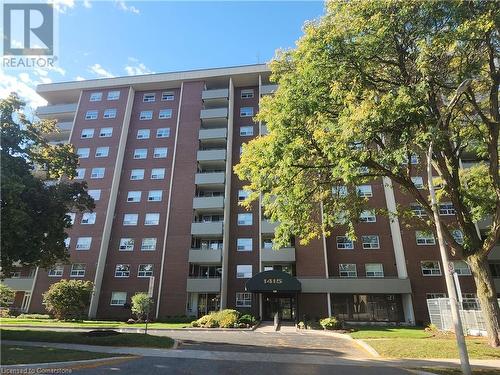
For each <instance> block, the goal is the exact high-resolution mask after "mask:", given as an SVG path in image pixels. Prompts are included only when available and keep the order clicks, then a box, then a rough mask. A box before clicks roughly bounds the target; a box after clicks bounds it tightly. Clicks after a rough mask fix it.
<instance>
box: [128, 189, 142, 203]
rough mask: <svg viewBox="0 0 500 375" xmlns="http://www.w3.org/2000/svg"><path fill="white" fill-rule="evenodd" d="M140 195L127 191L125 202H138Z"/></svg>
mask: <svg viewBox="0 0 500 375" xmlns="http://www.w3.org/2000/svg"><path fill="white" fill-rule="evenodd" d="M141 195H142V193H141V192H140V191H129V192H128V194H127V202H140V201H141Z"/></svg>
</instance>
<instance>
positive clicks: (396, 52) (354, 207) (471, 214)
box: [235, 0, 500, 346]
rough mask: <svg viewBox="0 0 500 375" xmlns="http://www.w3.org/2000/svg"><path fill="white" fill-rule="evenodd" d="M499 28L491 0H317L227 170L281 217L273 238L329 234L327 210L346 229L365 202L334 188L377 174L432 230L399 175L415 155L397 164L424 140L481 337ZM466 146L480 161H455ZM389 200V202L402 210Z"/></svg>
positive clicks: (493, 338) (422, 201) (498, 118)
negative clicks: (254, 131) (323, 0)
mask: <svg viewBox="0 0 500 375" xmlns="http://www.w3.org/2000/svg"><path fill="white" fill-rule="evenodd" d="M499 33H500V10H499V8H498V4H497V3H495V2H490V1H446V2H444V1H443V2H438V1H427V2H426V1H411V0H409V1H390V0H380V1H379V0H377V1H333V2H328V3H327V4H326V14H325V15H324V16H323V17H322V18H321V19H319V20H317V21H314V22H309V23H308V24H306V25H305V27H304V36H303V37H302V38H301V39H300V40H299V41H298V42H297V47H296V48H295V49H293V50H287V51H281V52H279V53H278V54H277V56H276V58H275V59H274V60H273V61H272V62H271V68H272V73H273V75H272V79H273V80H274V81H276V82H277V83H278V84H279V88H278V90H277V92H276V93H275V95H274V97H269V98H264V99H263V100H262V105H261V108H260V113H259V115H258V119H259V120H260V121H263V122H265V123H267V127H268V129H269V134H268V135H267V136H264V137H260V138H257V139H255V140H253V141H251V142H249V144H248V145H246V147H244V150H243V155H242V159H241V162H240V164H239V165H238V166H237V167H236V168H235V171H236V173H237V174H238V176H239V177H240V179H242V180H249V181H250V182H249V185H248V188H249V189H250V190H251V191H253V193H252V194H251V195H250V196H249V198H248V200H247V202H246V204H250V202H251V201H253V200H255V199H257V197H258V196H259V194H260V193H261V194H262V197H263V198H262V199H263V204H264V208H265V212H266V214H267V215H268V216H270V217H271V218H272V219H273V220H277V221H279V222H280V223H281V224H280V225H279V227H278V228H277V231H276V243H277V245H280V244H285V243H286V242H287V241H288V239H289V238H290V236H291V235H297V236H299V237H300V238H301V240H302V241H303V242H307V241H308V240H310V239H312V238H314V237H317V236H320V235H321V234H322V233H323V232H325V233H326V234H329V232H330V231H331V229H332V228H333V227H335V226H337V225H338V223H339V222H342V223H344V224H346V225H347V232H349V233H350V234H351V235H352V236H355V230H354V228H355V223H356V222H357V221H358V218H359V215H360V213H361V211H362V210H364V209H366V207H368V202H367V200H366V199H363V198H360V197H358V196H357V195H356V193H355V191H354V189H350V190H348V194H347V195H345V194H343V192H344V191H343V190H342V189H338V187H339V186H344V185H346V186H356V185H359V184H362V183H364V182H366V181H370V180H373V179H374V178H380V177H385V178H388V179H390V180H391V181H392V182H393V185H394V186H395V187H398V188H401V189H403V190H404V191H405V192H406V193H407V194H409V195H410V196H411V197H412V198H413V199H414V200H415V201H416V202H418V204H419V205H421V206H422V207H423V210H424V211H425V212H426V213H427V217H426V218H425V219H423V220H420V219H418V218H415V220H419V225H422V226H424V227H427V228H429V229H428V230H432V229H433V228H434V223H433V220H434V218H433V215H432V208H431V205H430V203H429V198H428V194H427V192H426V191H425V190H421V189H418V188H417V187H416V186H415V185H414V183H413V181H412V179H411V177H412V176H414V175H415V170H416V168H419V167H420V168H422V167H423V168H424V169H425V165H424V166H416V165H414V164H412V163H408V160H409V159H411V158H412V155H421V156H424V155H425V153H426V151H427V150H428V147H429V144H430V142H431V141H432V142H433V145H434V152H433V155H432V163H433V168H434V169H435V175H436V176H437V177H438V178H439V179H440V180H441V181H442V183H443V184H442V185H443V189H441V190H440V192H439V193H440V194H439V198H440V199H441V201H451V202H452V203H453V205H454V208H455V211H456V221H453V222H451V223H450V221H449V220H447V221H445V220H442V224H443V228H444V235H445V239H446V241H447V243H448V246H449V249H450V251H451V252H452V253H454V254H458V255H459V256H460V257H462V258H463V259H465V260H466V261H467V262H468V264H469V265H470V267H471V269H472V272H473V275H474V279H475V282H476V286H477V292H478V297H479V299H480V303H481V306H482V310H483V311H484V314H485V316H486V322H487V324H486V327H487V331H488V336H489V340H490V343H491V345H493V346H498V345H499V344H500V342H499V320H498V319H499V307H498V303H497V300H496V298H497V297H496V291H495V286H494V283H493V280H492V277H491V273H490V270H489V266H488V262H487V257H488V254H489V253H490V252H491V251H492V249H493V247H494V246H495V245H496V244H497V243H498V240H499V236H500V176H499V157H498V155H499V153H498V152H499V145H498V135H499V133H498V132H499V127H500V113H499V94H498V90H499V84H500V36H499ZM471 157H472V158H474V159H475V160H478V161H479V163H476V164H474V165H473V166H471V167H470V168H467V169H463V168H461V162H462V160H463V159H469V158H471ZM420 159H421V162H420V164H422V163H423V164H425V157H421V158H420ZM320 204H322V205H323V220H322V221H321V220H319V221H318V220H317V217H318V207H319V206H320ZM397 211H398V212H394V213H389V214H398V215H404V216H405V217H407V216H408V212H409V211H408V208H405V207H400V208H399V209H398V210H397ZM485 217H490V218H491V225H490V226H489V229H488V230H487V231H486V232H484V233H481V234H480V233H478V231H477V230H476V225H475V223H476V222H477V221H478V220H481V219H483V218H485ZM457 228H458V229H460V230H461V232H462V233H463V236H464V241H463V243H462V241H460V240H458V239H457V236H455V237H454V236H453V234H454V232H453V230H455V229H457ZM444 268H445V269H447V265H444Z"/></svg>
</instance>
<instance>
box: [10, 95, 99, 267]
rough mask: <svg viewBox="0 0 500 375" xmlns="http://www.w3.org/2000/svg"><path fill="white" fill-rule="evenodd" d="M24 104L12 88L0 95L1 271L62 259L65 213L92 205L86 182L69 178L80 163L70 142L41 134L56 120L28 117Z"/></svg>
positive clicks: (68, 222)
mask: <svg viewBox="0 0 500 375" xmlns="http://www.w3.org/2000/svg"><path fill="white" fill-rule="evenodd" d="M23 107H24V103H23V102H22V101H21V100H20V99H19V98H18V97H17V95H15V94H11V95H10V96H9V97H7V98H6V99H3V100H1V101H0V118H1V125H0V126H1V128H0V131H1V133H0V137H1V141H2V144H1V207H2V228H1V235H2V238H1V245H2V252H1V266H2V277H7V276H9V275H10V273H11V272H12V270H14V269H15V267H16V266H30V267H33V266H41V267H44V268H50V267H51V266H53V265H54V264H55V263H56V262H58V261H65V260H66V259H67V258H68V250H67V248H66V246H65V243H64V240H65V239H66V237H67V235H66V233H65V230H66V229H68V228H70V227H71V220H70V218H69V216H67V215H66V213H67V212H70V211H75V210H76V211H83V210H92V209H93V208H94V203H93V199H92V198H91V197H90V196H89V195H88V194H87V192H86V183H84V182H74V181H71V180H68V179H67V178H73V177H74V176H75V171H76V166H77V165H78V157H77V155H76V154H75V153H74V151H73V147H72V146H71V145H69V144H65V145H63V144H58V145H52V144H49V143H48V141H47V140H46V139H45V136H46V135H47V134H49V133H54V132H57V128H56V124H55V122H53V121H39V122H31V121H29V120H28V119H27V118H26V116H25V115H24V114H23V113H22V110H23ZM63 176H64V178H62V179H60V178H61V177H63ZM59 179H60V180H59Z"/></svg>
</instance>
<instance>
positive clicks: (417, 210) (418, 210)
mask: <svg viewBox="0 0 500 375" xmlns="http://www.w3.org/2000/svg"><path fill="white" fill-rule="evenodd" d="M410 210H411V211H412V213H413V214H414V215H415V216H417V217H423V216H426V215H427V214H426V212H425V210H424V207H423V206H422V205H421V204H420V203H410Z"/></svg>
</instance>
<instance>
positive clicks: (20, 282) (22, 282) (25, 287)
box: [2, 277, 33, 292]
mask: <svg viewBox="0 0 500 375" xmlns="http://www.w3.org/2000/svg"><path fill="white" fill-rule="evenodd" d="M2 284H5V285H7V286H8V287H9V288H11V289H13V290H15V291H28V292H29V291H31V287H32V286H33V277H14V278H9V279H4V280H2Z"/></svg>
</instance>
